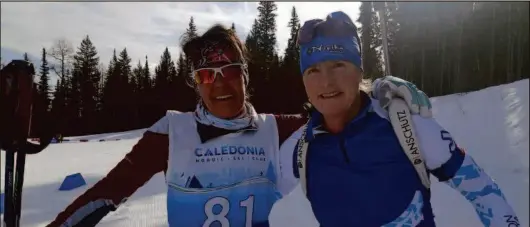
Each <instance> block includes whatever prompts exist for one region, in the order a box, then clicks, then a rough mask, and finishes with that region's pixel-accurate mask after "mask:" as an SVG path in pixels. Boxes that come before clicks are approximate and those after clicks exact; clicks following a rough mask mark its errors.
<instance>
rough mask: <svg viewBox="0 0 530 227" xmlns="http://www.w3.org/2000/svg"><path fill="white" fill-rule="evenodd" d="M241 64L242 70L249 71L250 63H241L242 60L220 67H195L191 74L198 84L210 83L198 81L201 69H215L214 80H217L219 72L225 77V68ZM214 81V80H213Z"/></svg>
mask: <svg viewBox="0 0 530 227" xmlns="http://www.w3.org/2000/svg"><path fill="white" fill-rule="evenodd" d="M234 65H236V66H240V67H241V70H242V71H243V73H248V71H247V70H248V65H247V64H245V63H241V62H236V63H230V64H226V65H223V66H220V67H204V68H199V69H194V70H193V71H192V72H191V75H192V77H193V81H194V82H195V83H196V84H209V83H198V82H197V78H196V76H195V75H196V73H197V72H199V71H201V70H205V69H208V70H213V71H214V74H213V76H214V78H213V81H215V79H217V75H218V73H219V74H221V76H222V77H223V78H224V77H225V74H224V73H223V69H224V68H225V67H228V66H234ZM212 83H213V82H212Z"/></svg>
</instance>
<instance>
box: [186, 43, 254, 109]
mask: <svg viewBox="0 0 530 227" xmlns="http://www.w3.org/2000/svg"><path fill="white" fill-rule="evenodd" d="M201 52H202V58H201V60H200V63H199V64H197V65H198V66H199V67H198V68H196V69H195V70H194V77H195V81H196V82H197V87H198V90H199V95H200V96H201V99H202V101H203V102H204V104H205V106H206V108H207V109H208V110H209V111H210V113H212V114H213V115H214V116H216V117H219V118H223V119H230V118H234V117H237V116H238V115H239V114H240V113H241V112H242V111H243V108H244V102H245V83H244V79H243V73H244V71H243V66H242V64H238V63H240V60H239V59H240V57H239V54H238V52H237V51H235V50H234V48H231V47H229V46H215V45H214V46H209V47H206V48H204V50H203V51H201ZM215 68H217V70H214V69H215ZM219 70H220V71H221V72H222V74H224V76H223V75H221V73H219ZM208 78H210V80H209V81H208Z"/></svg>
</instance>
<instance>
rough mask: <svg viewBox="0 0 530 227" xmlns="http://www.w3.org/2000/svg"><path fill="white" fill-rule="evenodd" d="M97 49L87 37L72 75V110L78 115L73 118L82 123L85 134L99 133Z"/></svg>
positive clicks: (82, 44)
mask: <svg viewBox="0 0 530 227" xmlns="http://www.w3.org/2000/svg"><path fill="white" fill-rule="evenodd" d="M97 54H98V53H97V50H96V47H95V46H94V45H93V44H92V41H91V40H90V38H89V36H88V35H87V36H86V37H85V38H84V39H83V40H82V41H81V45H80V46H79V47H78V49H77V52H76V53H75V55H74V63H73V67H74V68H73V69H74V73H73V75H72V88H73V89H72V100H70V101H71V103H72V108H74V110H75V112H76V113H77V114H76V116H73V117H74V119H75V118H78V119H77V120H79V122H80V123H81V122H82V125H83V126H84V128H82V129H80V130H81V132H83V133H93V132H95V131H97V128H95V126H96V125H97V124H96V123H97V121H96V120H97V112H96V110H97V106H98V103H97V100H99V97H98V95H99V92H98V87H99V81H100V79H101V73H100V71H99V68H98V67H99V57H98V56H97Z"/></svg>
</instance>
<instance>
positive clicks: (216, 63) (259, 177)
mask: <svg viewBox="0 0 530 227" xmlns="http://www.w3.org/2000/svg"><path fill="white" fill-rule="evenodd" d="M182 49H183V51H184V53H185V54H186V56H187V57H188V59H189V60H190V62H191V64H192V67H193V73H192V76H193V79H194V82H195V86H196V89H197V93H198V95H199V96H200V101H199V102H198V104H197V108H196V110H195V111H194V112H185V113H183V112H178V111H167V113H166V115H165V116H164V117H162V118H161V119H160V120H159V121H158V122H156V123H155V124H154V125H153V126H151V127H150V128H149V129H148V130H147V131H146V132H145V134H144V135H143V137H142V138H141V139H140V140H139V141H138V143H137V144H136V145H135V146H134V147H133V148H132V151H131V152H130V153H128V154H127V155H126V157H125V158H124V159H123V160H122V161H120V162H119V163H118V164H117V166H116V167H114V168H113V169H112V170H111V171H110V172H109V174H108V175H107V176H106V177H105V178H103V179H102V180H100V181H99V182H98V183H96V184H95V185H94V186H93V187H92V188H90V189H88V190H87V191H86V192H85V193H84V194H83V195H81V196H80V197H78V198H77V199H76V200H75V201H74V202H73V203H72V204H71V205H70V206H68V207H67V208H66V209H65V210H64V211H63V212H61V213H60V214H59V215H58V216H57V217H56V219H55V220H54V221H53V222H52V223H50V224H49V225H48V226H94V225H96V224H97V223H98V222H99V221H100V220H101V219H102V218H103V217H104V216H105V215H106V214H108V213H109V212H110V211H114V210H116V209H117V208H118V206H119V205H120V204H122V203H123V202H125V201H126V199H127V198H128V197H129V196H131V195H132V194H133V193H134V192H135V191H136V190H137V189H138V188H139V187H141V186H142V185H143V184H145V183H146V182H147V181H148V180H149V179H150V178H151V177H152V176H153V175H155V174H156V173H159V172H162V171H163V172H164V173H165V176H166V182H167V185H168V191H167V213H168V223H169V225H170V226H184V227H209V226H220V227H229V226H231V227H240V226H241V227H267V226H269V222H268V216H269V213H270V211H271V209H272V206H273V204H274V203H275V202H276V201H277V200H278V199H280V198H281V196H282V194H285V193H288V192H289V191H290V190H292V189H293V187H294V186H295V185H296V183H297V182H296V179H292V178H289V179H287V178H282V173H281V171H288V172H289V175H292V172H293V168H292V161H293V153H288V154H283V155H282V157H280V153H279V147H280V145H281V144H282V143H283V142H284V141H285V140H286V139H287V138H288V137H289V136H290V135H291V134H292V133H293V132H294V131H296V130H297V129H299V128H300V127H301V126H302V125H303V124H304V123H305V122H306V119H305V118H303V117H302V116H293V115H289V116H286V115H272V114H258V113H256V111H255V110H254V108H253V107H252V105H251V104H250V103H249V102H247V98H248V95H247V94H246V93H247V84H248V82H249V79H248V71H247V64H246V60H245V58H244V56H245V54H246V50H245V47H244V45H243V44H242V43H241V41H240V40H239V39H238V38H237V36H236V35H235V33H234V32H233V31H232V30H230V29H227V28H225V27H223V26H221V25H215V26H213V27H212V28H210V29H209V30H208V31H206V32H205V33H204V34H203V35H202V36H199V37H189V38H188V39H186V40H185V42H184V44H183V45H182ZM399 92H403V91H399ZM407 92H410V93H413V95H417V94H422V93H418V91H417V90H411V91H407ZM409 96H410V94H409ZM170 98H172V99H178V98H179V97H170ZM282 163H285V164H287V163H288V164H287V166H291V168H283V169H281V168H280V167H281V166H282Z"/></svg>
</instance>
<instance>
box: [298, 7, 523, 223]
mask: <svg viewBox="0 0 530 227" xmlns="http://www.w3.org/2000/svg"><path fill="white" fill-rule="evenodd" d="M356 30H357V29H356V27H355V25H354V24H353V22H352V21H351V20H350V18H349V17H348V16H347V15H346V14H344V13H343V12H334V13H331V14H330V15H328V16H327V18H326V19H325V20H320V19H315V20H310V21H307V22H305V24H304V25H303V26H302V28H301V29H300V31H299V36H298V43H299V45H300V70H301V72H302V74H303V81H304V85H305V89H306V93H307V96H308V97H309V101H310V103H311V105H312V106H313V107H314V109H313V110H312V111H311V112H310V119H309V121H308V123H307V124H306V128H305V129H304V131H303V132H302V136H301V138H300V140H299V141H298V146H297V152H295V155H294V156H295V157H294V159H296V161H295V162H293V166H297V167H298V168H295V171H294V177H296V178H300V180H301V182H302V189H303V191H304V192H305V193H306V196H307V198H308V199H309V201H310V203H311V206H312V209H313V212H314V215H315V217H316V219H317V220H318V222H319V223H320V225H321V226H324V227H335V226H341V227H348V226H351V227H354V226H355V227H375V226H422V227H431V226H435V223H434V215H433V211H432V207H431V203H430V198H431V193H430V189H429V182H428V176H429V175H428V174H432V175H434V176H436V177H437V178H438V179H439V180H440V181H441V182H444V183H446V184H447V185H449V186H450V187H451V188H453V189H455V190H457V191H459V192H460V193H461V194H462V195H463V196H464V197H465V198H466V199H467V200H469V201H470V202H471V203H472V204H473V206H474V207H475V209H476V212H477V214H478V216H479V218H480V221H481V222H482V223H483V224H484V226H498V227H501V226H502V227H508V226H519V224H518V221H517V217H516V215H515V213H514V211H513V209H512V208H511V207H510V205H508V203H507V201H506V199H505V197H504V195H503V194H502V192H501V190H500V189H499V186H498V185H497V184H496V183H495V182H494V181H493V180H492V179H491V177H490V176H488V175H487V174H486V173H485V172H484V171H483V170H482V169H481V168H480V167H479V166H478V165H477V163H476V162H474V161H473V159H472V158H471V156H470V155H469V154H466V153H465V152H464V150H463V149H462V148H460V147H458V146H457V144H456V143H455V142H454V140H453V139H452V137H451V135H450V133H449V132H447V131H446V130H444V128H442V127H441V126H440V125H439V124H438V123H437V122H436V121H435V120H434V119H433V118H424V117H421V116H419V115H413V116H412V117H411V119H412V123H409V122H406V124H402V125H401V127H403V129H404V130H405V131H404V132H405V137H407V133H408V135H412V134H413V133H414V132H413V131H411V130H412V128H414V129H415V133H416V136H417V140H418V141H417V144H418V146H417V147H415V148H414V151H416V152H417V153H418V152H419V153H420V154H418V155H421V157H420V158H419V159H418V160H419V161H418V162H416V161H414V162H413V163H411V160H409V158H408V157H407V155H408V154H406V153H405V152H403V151H404V150H405V149H404V148H403V147H402V145H400V139H401V137H400V135H397V134H396V133H395V132H394V129H395V126H393V122H391V121H390V120H389V119H390V118H391V117H389V114H388V111H387V110H385V109H383V108H382V107H381V105H380V103H379V101H378V100H375V99H373V98H372V97H371V95H370V92H369V91H368V88H370V85H369V83H368V82H366V81H364V80H363V67H362V60H361V56H360V53H361V46H360V43H359V37H358V35H357V31H356ZM394 82H395V81H394ZM378 83H381V81H378ZM385 83H386V82H385ZM378 92H380V91H378ZM383 106H384V105H383ZM410 137H412V136H410ZM420 151H421V152H420ZM413 164H414V166H413ZM417 164H420V165H418V166H420V167H421V168H418V169H416V168H415V165H417ZM422 168H423V171H424V174H425V175H426V176H427V177H426V178H425V177H422V173H421V171H420V170H421V169H422Z"/></svg>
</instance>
